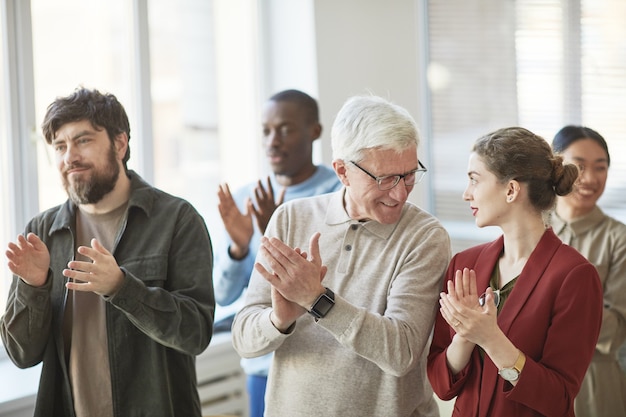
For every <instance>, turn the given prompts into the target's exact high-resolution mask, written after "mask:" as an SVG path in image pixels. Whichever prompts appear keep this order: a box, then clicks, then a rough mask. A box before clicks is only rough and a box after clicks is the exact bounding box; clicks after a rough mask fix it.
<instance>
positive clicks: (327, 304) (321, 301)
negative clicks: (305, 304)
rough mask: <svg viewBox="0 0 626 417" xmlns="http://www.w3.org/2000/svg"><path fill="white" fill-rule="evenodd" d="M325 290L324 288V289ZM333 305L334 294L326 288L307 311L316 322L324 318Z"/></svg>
mask: <svg viewBox="0 0 626 417" xmlns="http://www.w3.org/2000/svg"><path fill="white" fill-rule="evenodd" d="M325 288H326V287H325ZM334 305H335V293H334V292H332V290H331V289H330V288H326V291H325V292H323V293H322V294H321V295H320V296H319V297H317V300H315V302H314V303H313V305H312V306H311V308H310V309H309V314H311V315H312V316H313V317H315V319H316V320H318V319H321V318H324V316H326V314H328V312H329V311H330V309H331V308H333V306H334Z"/></svg>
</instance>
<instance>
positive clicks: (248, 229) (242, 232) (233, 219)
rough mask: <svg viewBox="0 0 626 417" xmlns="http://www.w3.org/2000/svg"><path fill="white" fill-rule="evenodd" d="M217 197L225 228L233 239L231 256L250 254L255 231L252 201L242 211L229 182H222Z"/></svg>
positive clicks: (236, 257)
mask: <svg viewBox="0 0 626 417" xmlns="http://www.w3.org/2000/svg"><path fill="white" fill-rule="evenodd" d="M217 198H218V199H219V203H218V205H217V208H218V210H219V212H220V216H221V217H222V222H223V223H224V228H225V229H226V232H227V233H228V235H229V236H230V239H231V240H232V244H231V246H230V248H229V252H230V256H231V257H232V258H233V259H243V258H244V257H245V256H246V255H247V254H248V250H249V246H250V240H251V239H252V235H253V233H254V227H253V226H252V209H251V205H252V202H251V201H250V199H248V201H247V202H246V211H245V212H244V213H241V212H240V211H239V208H238V207H237V204H236V203H235V200H234V199H233V196H232V194H231V192H230V188H229V187H228V184H220V186H219V188H218V190H217Z"/></svg>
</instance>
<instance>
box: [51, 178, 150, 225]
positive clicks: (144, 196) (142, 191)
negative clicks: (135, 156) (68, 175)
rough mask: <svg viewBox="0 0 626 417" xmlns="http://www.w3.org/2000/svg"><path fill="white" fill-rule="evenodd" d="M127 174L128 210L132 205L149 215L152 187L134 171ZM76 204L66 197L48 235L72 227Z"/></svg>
mask: <svg viewBox="0 0 626 417" xmlns="http://www.w3.org/2000/svg"><path fill="white" fill-rule="evenodd" d="M127 175H128V177H129V178H130V200H129V201H128V210H129V211H130V209H131V208H132V207H137V208H138V209H141V210H142V211H143V212H144V213H145V214H146V216H148V217H150V213H151V212H152V207H153V205H154V199H155V194H154V193H153V190H154V188H153V187H152V186H150V185H149V184H148V183H147V182H145V181H144V179H143V178H141V177H140V176H139V174H137V173H136V172H135V171H133V170H129V171H127ZM76 209H77V206H76V204H74V203H72V201H71V200H69V199H67V200H66V201H65V203H63V204H62V205H61V207H60V209H59V211H58V213H57V215H56V216H55V218H54V221H53V222H52V226H51V227H50V230H49V231H48V234H49V235H52V234H54V233H55V232H57V231H59V230H62V229H71V228H73V227H74V219H75V217H76Z"/></svg>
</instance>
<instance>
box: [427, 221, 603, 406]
mask: <svg viewBox="0 0 626 417" xmlns="http://www.w3.org/2000/svg"><path fill="white" fill-rule="evenodd" d="M503 244H504V240H503V238H502V237H500V238H499V239H497V240H495V241H493V242H491V243H487V244H484V245H480V246H476V247H473V248H470V249H467V250H465V251H463V252H460V253H458V254H457V255H455V256H454V257H453V258H452V260H451V261H450V265H449V267H448V271H447V273H446V281H447V280H450V279H453V278H454V272H455V271H456V270H458V269H463V268H464V267H467V268H471V269H474V270H475V271H476V280H477V284H478V292H482V291H484V290H485V289H486V288H487V287H488V286H489V278H490V276H491V273H492V271H493V269H494V267H495V265H496V262H497V260H498V258H499V257H500V254H501V253H502V250H503ZM445 288H446V286H445V282H444V289H445ZM601 320H602V286H601V284H600V279H599V278H598V274H597V272H596V269H595V267H594V266H593V265H592V264H590V263H589V262H588V261H587V260H586V259H585V258H584V257H583V256H582V255H580V254H579V253H578V252H577V251H576V250H575V249H573V248H571V247H570V246H567V245H565V244H563V243H562V242H561V240H560V239H559V238H558V237H557V236H556V235H555V234H554V233H553V232H552V229H548V230H546V232H545V233H544V235H543V236H542V238H541V240H540V241H539V244H538V245H537V247H536V248H535V250H534V251H533V253H532V254H531V256H530V258H529V259H528V262H527V263H526V266H525V267H524V269H523V270H522V273H521V274H520V276H519V278H518V280H517V282H516V284H515V287H514V288H513V291H512V292H511V294H510V295H509V297H508V298H507V300H506V304H505V305H504V307H503V308H502V311H501V312H500V315H499V316H498V325H499V326H500V328H501V329H502V331H503V332H504V334H506V336H507V337H508V338H509V339H510V340H511V342H513V344H514V345H515V346H516V347H517V348H519V349H520V350H521V351H522V352H524V354H525V355H526V364H525V366H524V369H523V371H522V373H521V375H520V379H519V380H518V382H517V385H516V386H515V387H513V385H511V384H510V383H509V382H507V381H505V380H504V379H502V378H501V377H500V376H499V375H498V369H497V368H496V366H495V365H494V363H493V362H492V361H491V360H490V359H489V357H488V356H486V355H485V359H484V361H483V360H482V359H481V357H480V354H479V351H478V348H475V349H474V352H473V353H472V357H471V359H470V361H469V363H468V365H467V366H466V367H465V369H463V370H462V371H461V372H459V374H458V375H452V374H451V372H450V370H449V369H448V365H447V363H446V349H447V347H448V345H449V344H450V343H451V341H452V337H453V336H454V334H455V332H454V329H453V328H452V327H450V326H448V324H447V323H446V321H445V320H444V319H443V317H442V316H441V313H438V314H437V318H436V321H435V330H434V335H433V342H432V345H431V348H430V353H429V355H428V368H427V369H428V378H429V380H430V383H431V384H432V386H433V389H434V391H435V393H436V394H437V395H438V396H439V398H441V399H443V400H451V399H453V398H454V397H457V399H456V402H455V404H454V411H453V413H452V415H453V416H459V417H461V416H462V417H473V416H476V417H479V416H480V417H486V416H494V417H521V416H524V417H525V416H574V407H573V404H574V398H575V397H576V394H578V390H579V389H580V384H581V381H582V380H583V377H584V375H585V372H586V371H587V367H588V366H589V363H590V362H591V357H592V356H593V352H594V349H595V346H596V342H597V340H598V335H599V332H600V323H601Z"/></svg>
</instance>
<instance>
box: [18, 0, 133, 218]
mask: <svg viewBox="0 0 626 417" xmlns="http://www.w3.org/2000/svg"><path fill="white" fill-rule="evenodd" d="M31 13H32V34H33V35H32V40H33V65H34V78H35V113H36V129H37V133H38V134H39V136H40V139H39V140H38V141H37V153H38V163H37V169H38V171H39V178H38V180H39V210H45V209H47V208H50V207H52V206H55V205H57V204H60V203H62V202H63V201H65V199H66V197H67V196H66V194H65V191H64V190H63V187H62V185H61V180H60V177H59V173H58V170H57V167H56V166H55V164H54V154H53V153H52V148H51V147H50V146H49V145H48V144H47V143H46V142H45V140H44V139H43V137H41V129H40V126H41V122H42V121H43V118H44V115H45V112H46V109H47V107H48V105H49V104H50V103H51V102H52V101H54V99H55V98H57V97H59V96H66V95H68V94H70V93H71V92H72V91H74V89H76V88H77V87H79V86H84V87H87V88H95V89H98V90H100V91H102V92H109V93H112V94H114V95H115V96H116V97H117V98H118V100H120V102H121V103H122V104H124V106H125V108H126V112H127V113H128V116H129V119H130V125H131V136H132V134H133V133H134V131H133V128H135V129H137V128H138V121H137V111H136V110H135V108H134V103H135V101H134V95H133V94H134V93H135V92H136V91H135V90H134V85H133V79H132V76H131V75H132V74H133V72H132V69H133V67H132V64H133V62H134V59H133V42H132V41H131V40H132V39H133V32H132V2H128V1H125V0H99V1H91V2H84V1H80V0H59V1H55V2H49V1H46V0H32V1H31ZM137 142H138V141H133V140H131V141H130V146H131V155H133V152H135V154H136V153H138V152H140V150H139V149H137ZM133 156H134V155H133ZM135 162H136V159H135V158H133V157H131V159H130V161H129V166H133V164H134V163H135ZM22 227H23V225H22Z"/></svg>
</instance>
